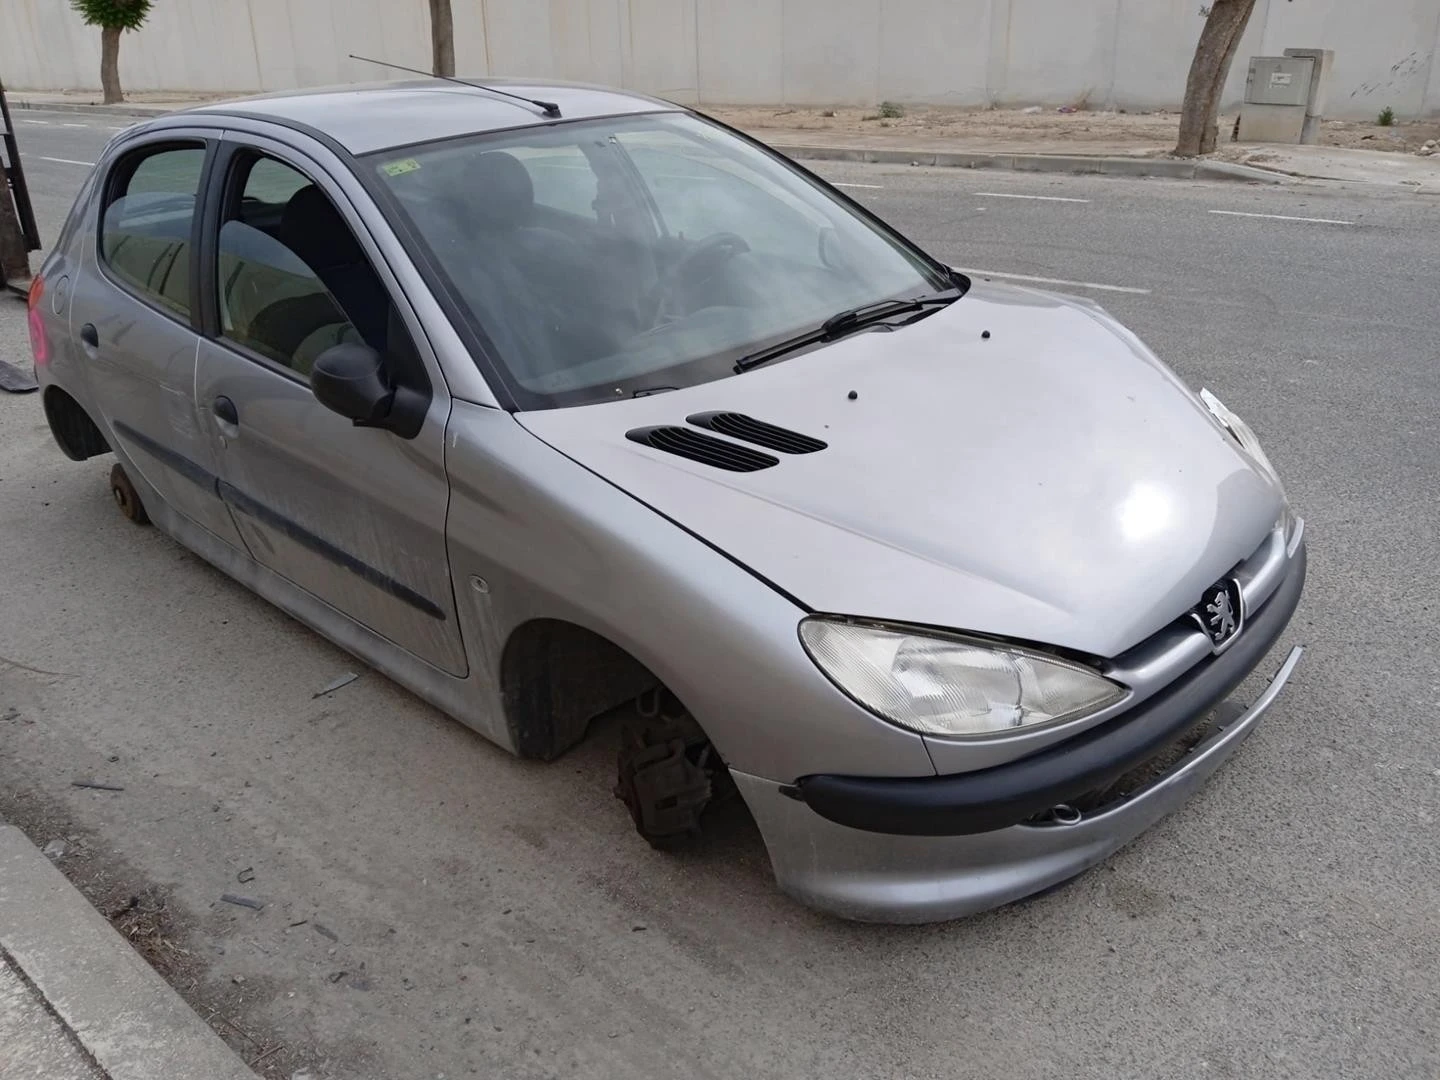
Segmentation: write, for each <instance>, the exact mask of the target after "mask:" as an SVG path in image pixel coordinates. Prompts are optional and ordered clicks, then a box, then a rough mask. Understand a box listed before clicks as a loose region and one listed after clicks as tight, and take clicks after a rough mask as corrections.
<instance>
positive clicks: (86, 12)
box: [70, 0, 153, 30]
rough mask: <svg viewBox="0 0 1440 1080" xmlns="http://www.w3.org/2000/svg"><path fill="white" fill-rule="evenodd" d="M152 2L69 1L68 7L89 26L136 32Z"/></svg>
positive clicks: (132, 0)
mask: <svg viewBox="0 0 1440 1080" xmlns="http://www.w3.org/2000/svg"><path fill="white" fill-rule="evenodd" d="M152 2H153V0H70V6H71V7H72V8H74V9H75V10H76V11H78V12H79V13H80V17H81V18H82V19H84V20H85V21H86V22H87V23H89V24H90V25H91V26H101V27H109V28H110V29H112V30H138V29H140V26H141V24H142V23H144V22H145V18H146V16H148V15H149V14H150V5H151V3H152Z"/></svg>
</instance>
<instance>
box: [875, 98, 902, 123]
mask: <svg viewBox="0 0 1440 1080" xmlns="http://www.w3.org/2000/svg"><path fill="white" fill-rule="evenodd" d="M880 115H881V116H883V117H884V118H885V119H886V120H898V119H899V118H900V117H902V116H904V115H905V106H904V105H898V104H896V103H895V102H893V101H882V102H880Z"/></svg>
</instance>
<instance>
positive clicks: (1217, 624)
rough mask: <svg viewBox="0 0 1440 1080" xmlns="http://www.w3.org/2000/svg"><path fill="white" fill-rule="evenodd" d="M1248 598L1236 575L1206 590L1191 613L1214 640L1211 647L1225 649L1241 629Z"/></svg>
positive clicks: (1211, 640) (1211, 641)
mask: <svg viewBox="0 0 1440 1080" xmlns="http://www.w3.org/2000/svg"><path fill="white" fill-rule="evenodd" d="M1244 608H1245V605H1244V597H1243V596H1241V594H1240V583H1239V582H1237V581H1236V580H1235V579H1234V578H1229V579H1227V580H1225V581H1217V582H1216V583H1215V584H1214V585H1211V586H1210V588H1208V589H1206V590H1205V592H1204V594H1203V595H1202V596H1201V597H1200V603H1198V604H1196V605H1195V607H1194V608H1192V609H1191V612H1190V615H1191V617H1192V618H1194V620H1195V621H1196V622H1197V623H1199V624H1200V629H1201V630H1204V631H1205V636H1206V637H1208V638H1209V639H1210V648H1212V649H1213V650H1214V651H1215V652H1217V653H1218V652H1221V651H1222V650H1223V649H1225V647H1226V646H1228V645H1229V644H1230V643H1231V642H1232V641H1234V640H1235V635H1236V634H1238V633H1239V632H1240V627H1241V625H1242V624H1243V623H1244V621H1245V610H1244Z"/></svg>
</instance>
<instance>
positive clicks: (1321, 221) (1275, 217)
mask: <svg viewBox="0 0 1440 1080" xmlns="http://www.w3.org/2000/svg"><path fill="white" fill-rule="evenodd" d="M1210 213H1212V214H1224V215H1225V216H1226V217H1255V218H1269V219H1270V220H1272V221H1309V222H1313V223H1314V224H1316V225H1354V224H1355V222H1353V221H1340V220H1339V219H1337V218H1328V217H1291V216H1290V215H1289V214H1250V213H1246V212H1245V211H1244V210H1211V211H1210Z"/></svg>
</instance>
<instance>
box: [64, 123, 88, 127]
mask: <svg viewBox="0 0 1440 1080" xmlns="http://www.w3.org/2000/svg"><path fill="white" fill-rule="evenodd" d="M60 126H61V127H89V126H90V125H89V124H61V125H60Z"/></svg>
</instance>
